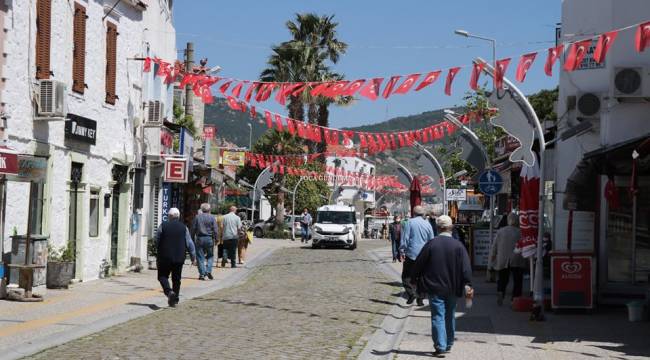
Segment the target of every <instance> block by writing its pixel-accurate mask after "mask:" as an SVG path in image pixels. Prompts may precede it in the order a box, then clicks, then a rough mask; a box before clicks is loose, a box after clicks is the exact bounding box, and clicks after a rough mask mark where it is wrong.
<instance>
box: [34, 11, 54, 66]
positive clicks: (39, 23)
mask: <svg viewBox="0 0 650 360" xmlns="http://www.w3.org/2000/svg"><path fill="white" fill-rule="evenodd" d="M51 25H52V0H38V1H37V3H36V78H37V79H49V78H50V29H51Z"/></svg>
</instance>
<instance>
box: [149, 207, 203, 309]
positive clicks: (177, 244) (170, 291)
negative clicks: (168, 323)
mask: <svg viewBox="0 0 650 360" xmlns="http://www.w3.org/2000/svg"><path fill="white" fill-rule="evenodd" d="M167 215H168V216H169V220H167V221H165V222H163V223H162V224H160V227H158V231H157V233H156V247H157V248H158V256H157V258H156V261H157V265H158V281H160V285H161V286H162V289H163V292H164V293H165V296H167V304H169V306H171V307H174V306H176V304H178V295H179V293H180V290H181V272H182V271H183V263H184V262H185V252H189V253H190V258H191V259H192V264H196V254H195V251H194V243H193V242H192V237H191V236H190V231H189V230H188V229H187V226H185V225H184V224H183V223H182V222H181V221H180V217H181V213H180V211H178V209H177V208H171V209H169V212H168V213H167ZM170 273H171V275H172V287H171V288H170V287H169V274H170Z"/></svg>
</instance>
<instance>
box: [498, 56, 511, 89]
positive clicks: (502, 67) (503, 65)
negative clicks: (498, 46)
mask: <svg viewBox="0 0 650 360" xmlns="http://www.w3.org/2000/svg"><path fill="white" fill-rule="evenodd" d="M508 65H510V58H506V59H501V60H497V69H496V73H495V75H494V84H495V86H496V88H497V89H503V77H504V76H505V74H506V71H507V70H508Z"/></svg>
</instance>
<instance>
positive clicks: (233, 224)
mask: <svg viewBox="0 0 650 360" xmlns="http://www.w3.org/2000/svg"><path fill="white" fill-rule="evenodd" d="M236 211H237V207H235V206H231V207H230V212H229V213H228V214H226V215H225V216H224V217H223V260H221V267H226V262H227V261H228V259H230V267H231V268H236V267H237V240H238V239H239V230H240V229H241V228H242V222H241V219H240V218H239V216H237V214H235V212H236Z"/></svg>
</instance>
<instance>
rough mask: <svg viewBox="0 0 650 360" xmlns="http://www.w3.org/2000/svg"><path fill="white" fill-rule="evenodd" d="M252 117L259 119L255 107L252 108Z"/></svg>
mask: <svg viewBox="0 0 650 360" xmlns="http://www.w3.org/2000/svg"><path fill="white" fill-rule="evenodd" d="M251 117H252V118H256V117H257V109H255V105H252V106H251Z"/></svg>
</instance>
